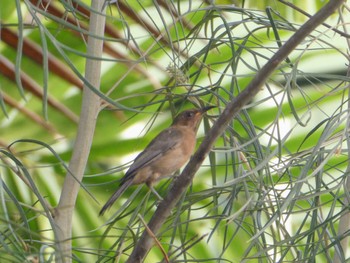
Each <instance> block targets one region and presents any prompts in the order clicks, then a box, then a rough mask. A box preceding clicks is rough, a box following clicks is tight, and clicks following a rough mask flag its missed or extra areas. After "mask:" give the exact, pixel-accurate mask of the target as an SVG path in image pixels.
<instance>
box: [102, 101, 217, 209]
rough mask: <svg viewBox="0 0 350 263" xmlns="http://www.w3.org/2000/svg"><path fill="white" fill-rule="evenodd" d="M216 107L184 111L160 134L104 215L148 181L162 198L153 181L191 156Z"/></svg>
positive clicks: (162, 176)
mask: <svg viewBox="0 0 350 263" xmlns="http://www.w3.org/2000/svg"><path fill="white" fill-rule="evenodd" d="M212 108H214V107H213V106H209V107H205V108H202V109H192V110H186V111H183V112H181V113H180V114H179V115H178V116H176V118H175V119H174V121H173V123H172V125H171V126H170V127H169V128H167V129H165V130H164V131H162V132H161V133H159V134H158V135H157V136H156V137H155V138H154V139H153V140H152V141H151V142H150V143H149V144H148V146H147V147H146V149H145V150H144V151H143V152H141V153H140V154H139V155H138V156H137V157H136V159H135V160H134V162H133V164H132V165H131V166H130V168H129V170H128V171H127V172H126V174H125V175H124V177H123V178H122V179H121V180H120V186H119V188H118V190H117V191H116V192H115V193H114V194H113V195H112V196H111V198H110V199H109V200H108V201H107V203H106V204H105V205H104V206H103V207H102V209H101V211H100V215H102V214H103V213H104V212H105V211H106V210H107V209H108V208H109V207H111V206H112V204H113V203H114V202H115V201H116V200H117V199H118V198H119V196H121V195H122V194H123V193H124V191H125V190H126V189H127V188H128V187H129V186H130V185H137V184H142V183H145V184H146V185H147V186H148V187H149V188H150V189H151V190H152V192H153V193H154V194H155V195H156V196H157V197H158V198H159V199H161V197H160V196H159V194H158V193H157V192H156V191H155V190H154V188H153V184H154V183H155V182H157V181H158V180H160V179H163V178H165V177H169V176H171V175H172V174H173V173H174V172H176V171H177V170H178V169H180V168H181V167H182V166H183V165H184V164H185V163H186V162H187V161H188V160H189V159H190V157H191V155H192V153H193V151H194V148H195V145H196V133H197V130H198V126H199V123H200V121H201V119H202V116H203V114H204V113H205V112H206V111H208V110H209V109H212Z"/></svg>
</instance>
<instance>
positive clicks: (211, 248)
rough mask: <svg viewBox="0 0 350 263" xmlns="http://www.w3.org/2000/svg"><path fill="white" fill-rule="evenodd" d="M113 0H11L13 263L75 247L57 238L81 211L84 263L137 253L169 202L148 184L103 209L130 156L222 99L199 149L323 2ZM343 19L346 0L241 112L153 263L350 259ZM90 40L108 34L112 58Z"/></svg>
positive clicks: (6, 159)
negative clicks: (162, 204)
mask: <svg viewBox="0 0 350 263" xmlns="http://www.w3.org/2000/svg"><path fill="white" fill-rule="evenodd" d="M93 2H94V1H93ZM97 2H98V1H97ZM101 2H102V1H101ZM330 2H337V1H330ZM338 2H342V1H338ZM102 4H103V5H104V4H105V7H106V8H105V9H104V8H103V7H102V6H99V5H97V6H98V7H99V8H92V7H91V3H90V2H89V1H44V0H23V1H20V0H16V1H1V3H0V18H1V28H0V33H1V39H0V40H1V41H0V50H1V53H0V89H1V90H0V106H1V114H0V125H1V129H0V145H1V149H0V163H1V166H0V178H1V180H0V183H1V185H0V186H1V187H0V201H1V202H0V219H1V221H0V222H1V223H0V260H1V261H2V262H6V261H8V262H24V261H27V262H38V261H42V262H46V261H54V260H55V257H56V259H57V258H58V259H59V258H60V257H61V256H62V255H59V254H57V253H56V254H55V249H56V248H57V247H59V246H60V245H62V246H65V245H66V244H60V242H58V241H60V239H59V238H57V237H58V236H60V233H57V232H60V229H61V228H60V226H62V224H63V225H66V226H67V224H65V223H62V222H61V223H57V222H58V221H59V219H58V218H60V217H61V218H62V217H65V216H62V215H66V214H65V213H66V212H67V211H71V210H72V211H74V218H73V223H72V228H71V229H72V230H73V232H72V236H71V238H70V239H69V240H68V242H66V243H69V244H72V249H73V253H72V258H71V259H72V260H73V261H74V262H125V260H126V259H127V258H128V255H130V254H131V252H132V250H133V248H134V246H135V244H136V243H137V241H138V240H139V238H140V236H141V234H142V232H143V231H144V229H145V224H146V223H147V222H148V221H149V220H150V218H151V217H152V215H153V214H154V212H155V210H156V209H157V205H158V204H157V200H156V198H155V196H154V195H152V194H150V193H149V191H148V189H147V188H146V187H142V186H140V187H134V188H131V189H129V190H128V191H127V192H126V193H125V194H124V196H123V197H122V198H121V199H120V200H118V202H117V203H116V204H115V205H114V206H113V208H112V209H110V211H109V212H108V213H106V215H105V216H103V217H99V216H98V212H99V209H100V208H101V206H102V205H103V203H104V202H105V201H106V200H107V199H108V198H109V196H110V195H111V194H112V193H113V191H114V190H115V189H116V188H117V187H118V181H117V180H118V178H120V177H121V176H122V175H123V170H124V169H126V168H127V166H128V165H129V164H130V161H132V159H133V158H134V157H135V155H136V154H137V153H138V152H139V151H141V150H142V149H143V148H144V147H145V146H146V145H147V143H148V142H149V141H150V140H151V139H152V138H153V137H154V136H155V135H156V134H157V133H158V132H159V131H160V130H162V129H164V128H165V127H167V126H168V125H170V123H171V118H172V117H173V116H174V115H176V114H177V113H178V112H179V111H182V110H184V109H187V108H193V107H200V106H204V105H216V106H217V108H216V109H213V110H211V111H209V114H208V116H207V117H206V118H205V119H204V120H203V123H202V126H201V128H200V132H199V135H198V138H199V139H198V144H200V142H201V141H202V139H203V137H204V135H205V134H206V133H207V131H208V130H209V129H210V127H211V126H212V125H213V123H214V122H215V121H216V119H217V118H218V116H220V114H221V113H222V111H223V110H224V108H225V106H226V105H227V104H228V103H229V102H230V101H231V100H232V98H235V97H236V96H237V95H238V94H240V93H241V92H242V91H243V90H244V89H245V87H246V86H247V85H248V83H249V82H250V81H251V80H252V79H253V77H254V76H255V75H256V73H257V72H259V70H260V69H261V67H262V66H263V65H264V64H265V63H266V62H267V61H268V60H269V59H270V58H271V57H272V56H273V55H274V54H275V53H276V52H277V50H278V49H279V48H280V47H281V46H282V45H283V44H284V43H285V41H286V40H288V39H289V38H290V37H291V36H292V35H293V34H294V33H295V32H296V31H297V30H298V29H299V28H300V26H301V25H302V24H303V23H305V22H306V21H307V20H308V17H309V16H311V15H313V14H314V13H316V12H317V11H318V10H319V9H320V8H321V7H322V6H324V5H325V3H324V1H317V0H315V1H297V0H295V1H289V2H286V1H277V0H276V1H197V0H193V1H160V0H159V1H117V2H116V3H110V4H109V3H108V1H106V3H102ZM102 4H101V5H102ZM104 13H105V15H104ZM93 16H96V17H101V16H103V17H104V18H105V19H106V25H105V31H104V32H103V30H100V31H98V30H97V31H95V32H94V31H93V28H91V26H90V28H89V23H91V21H95V20H93V19H92V18H91V17H93ZM347 21H349V12H348V6H347V5H346V3H345V4H344V5H343V6H342V7H341V8H340V9H339V10H338V12H336V13H334V15H332V16H331V17H330V18H328V20H327V21H326V22H325V23H323V24H322V25H321V26H319V27H317V29H316V30H314V31H313V33H312V34H311V35H309V36H308V37H307V38H306V39H305V40H304V41H303V42H302V43H301V44H300V45H299V46H298V48H297V49H295V50H294V51H293V52H292V53H291V54H290V55H289V56H288V58H287V59H286V60H285V61H283V62H282V63H281V64H280V65H279V67H278V69H277V70H276V71H274V73H273V74H272V75H271V76H269V78H268V81H267V82H266V85H265V86H264V87H263V88H262V89H261V91H260V92H259V93H258V95H257V96H256V97H255V98H254V99H253V100H251V101H250V103H248V104H247V105H245V106H244V108H243V109H242V110H241V111H240V113H239V114H238V115H237V116H236V117H235V119H234V120H232V122H231V123H230V125H229V126H228V127H227V129H226V130H225V132H224V134H223V135H222V136H221V137H220V138H219V139H218V140H217V141H216V143H215V146H214V147H213V149H212V151H211V152H210V154H209V156H208V158H207V159H206V160H205V162H204V163H203V164H202V166H201V169H200V170H199V171H198V172H197V174H196V177H195V178H194V180H193V184H192V185H191V187H189V189H188V191H187V192H186V194H184V195H183V196H182V198H181V200H180V201H179V202H178V204H177V206H176V208H175V209H173V211H172V214H171V216H170V217H169V218H168V219H167V220H166V222H165V224H164V225H163V227H162V228H161V231H160V233H159V234H158V235H157V240H158V242H159V243H158V244H157V245H156V246H155V247H154V248H153V249H152V250H151V251H150V253H149V254H148V255H147V258H146V259H145V262H167V261H171V262H347V261H349V258H350V255H349V251H348V242H349V241H348V237H349V226H350V217H349V201H350V196H349V191H348V190H349V188H350V181H349V179H348V175H349V167H348V158H349V157H348V156H349V143H350V138H349V135H348V127H349V100H348V99H349V92H348V82H349V76H348V64H349V61H348V47H349V46H348V45H349V43H348V38H349V35H348V34H347V28H348V25H347ZM100 22H101V21H100ZM101 23H102V26H103V25H104V23H103V21H102V22H101ZM100 26H101V24H100ZM92 32H94V33H92ZM99 35H101V36H102V37H100V36H99ZM88 36H90V39H96V40H97V41H102V40H103V47H102V51H103V53H102V56H101V57H99V55H98V54H99V52H98V48H95V49H94V48H92V49H91V48H90V47H91V46H89V45H90V43H88ZM95 51H96V52H95ZM86 61H87V63H86ZM93 63H97V64H93ZM99 63H101V66H102V68H101V76H100V77H98V79H97V78H96V77H95V75H92V74H93V73H94V74H95V73H97V74H99V72H100V70H99V68H98V67H99V65H98V64H99ZM94 81H95V82H94ZM99 81H100V82H101V83H100V85H99V83H98V82H99ZM84 87H85V88H84ZM83 89H84V92H85V94H84V96H85V98H84V100H85V99H86V92H87V91H88V92H90V91H92V92H90V94H97V95H98V96H99V98H101V100H96V99H97V98H98V97H93V98H92V99H93V100H94V99H95V101H94V102H93V103H94V105H92V104H91V105H89V104H88V105H85V107H83V106H82V100H83V98H82V97H83V96H82V94H83ZM85 101H86V100H85ZM96 103H97V104H96ZM90 106H91V107H90ZM95 107H97V110H94V109H95ZM82 108H83V110H82ZM89 110H91V111H92V112H93V114H94V113H95V114H96V117H97V115H98V118H97V119H96V125H95V124H93V123H87V126H86V127H87V128H86V130H88V131H91V134H93V136H94V137H93V140H92V145H91V150H90V149H85V148H84V149H83V150H82V151H83V152H84V153H85V154H86V156H87V155H88V160H87V163H86V167H85V165H84V167H83V168H85V171H84V178H83V180H82V182H81V184H80V191H79V195H78V197H77V200H76V202H75V199H74V200H71V201H72V205H69V206H65V205H63V204H64V202H63V201H62V200H63V199H64V197H62V195H65V197H68V194H67V192H65V191H64V190H65V189H67V187H66V185H67V180H66V181H65V179H66V178H67V177H69V178H73V180H72V182H73V183H76V182H77V181H79V173H76V172H73V171H74V168H72V165H73V164H72V163H74V164H75V163H78V161H76V162H74V161H73V159H74V158H73V159H72V156H74V154H75V153H74V152H76V151H77V150H79V149H77V144H76V143H75V142H76V141H77V138H76V136H77V134H78V135H79V134H80V133H78V123H79V120H81V119H82V115H83V114H84V113H86V112H87V114H88V111H89ZM89 125H91V126H89ZM79 127H80V130H81V129H83V128H81V127H82V124H81V123H79ZM90 128H91V129H90ZM94 129H95V130H94ZM86 145H87V146H90V145H89V142H88V141H86ZM82 159H83V158H82ZM82 159H79V162H80V161H81V160H82ZM82 161H83V160H82ZM81 175H83V174H81ZM73 183H71V184H73ZM68 184H69V183H68ZM171 185H172V180H164V181H161V182H160V183H159V184H158V186H157V191H158V192H159V193H160V194H161V195H162V196H165V195H166V193H167V191H168V189H169V187H171ZM66 191H67V190H66ZM64 193H65V194H64ZM68 199H70V198H68ZM68 201H69V200H68ZM60 224H61V225H60ZM68 228H69V229H68V230H70V227H68ZM63 253H65V252H63ZM69 255H70V253H69ZM63 256H64V255H63ZM62 260H63V259H62ZM65 260H66V261H69V259H67V258H66V259H65Z"/></svg>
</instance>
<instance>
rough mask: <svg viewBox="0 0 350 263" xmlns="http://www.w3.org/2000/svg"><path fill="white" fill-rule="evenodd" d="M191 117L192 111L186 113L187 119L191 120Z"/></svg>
mask: <svg viewBox="0 0 350 263" xmlns="http://www.w3.org/2000/svg"><path fill="white" fill-rule="evenodd" d="M193 115H194V112H192V111H189V112H187V116H186V117H187V118H192V117H193Z"/></svg>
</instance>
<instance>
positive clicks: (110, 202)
mask: <svg viewBox="0 0 350 263" xmlns="http://www.w3.org/2000/svg"><path fill="white" fill-rule="evenodd" d="M130 185H132V180H127V181H125V182H124V183H123V184H122V185H120V186H119V188H118V190H117V191H115V192H114V194H113V195H112V196H111V197H110V198H109V200H108V201H107V202H106V204H105V205H104V206H103V207H102V209H101V211H100V214H99V215H100V216H101V215H103V213H104V212H106V210H107V209H108V208H110V207H111V206H112V205H113V203H114V202H115V201H116V200H117V199H118V198H119V196H121V195H122V194H123V193H124V192H125V190H126V189H127V188H128V187H129V186H130Z"/></svg>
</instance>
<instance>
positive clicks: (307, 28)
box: [127, 0, 344, 263]
mask: <svg viewBox="0 0 350 263" xmlns="http://www.w3.org/2000/svg"><path fill="white" fill-rule="evenodd" d="M343 2H344V0H333V1H329V2H328V4H326V5H325V6H324V7H323V8H322V9H321V10H320V11H319V12H317V13H316V14H315V15H314V16H313V17H311V18H310V20H309V21H307V22H306V23H305V24H304V25H303V26H301V27H300V29H299V30H298V31H296V32H295V34H294V35H293V36H292V37H291V38H290V39H289V40H288V41H287V42H286V43H285V44H284V45H283V46H282V47H281V48H280V49H279V50H278V51H277V52H276V53H275V54H274V55H273V57H272V58H271V59H270V60H269V61H268V62H267V63H266V64H265V66H264V67H262V68H261V70H260V71H259V72H258V73H257V74H256V75H255V78H254V79H253V80H252V81H251V82H250V83H249V84H248V86H247V87H246V89H245V90H244V91H242V92H241V93H240V94H239V95H238V96H237V97H236V98H235V99H233V100H232V101H231V102H230V103H228V104H227V107H226V108H225V110H224V111H223V112H222V114H221V115H220V117H219V118H218V120H217V121H216V122H215V123H214V125H213V127H212V129H211V130H209V132H208V134H207V136H206V137H205V138H204V140H203V142H202V144H201V145H200V147H199V149H198V150H197V152H196V153H195V154H194V155H193V157H192V159H191V161H190V162H189V163H188V165H187V166H186V167H185V169H184V171H183V172H182V173H181V175H180V176H179V177H178V179H177V180H176V181H175V182H174V185H173V187H172V188H171V189H170V190H169V193H168V194H167V195H166V197H165V199H164V200H163V201H162V202H161V203H160V204H159V206H158V208H157V210H156V211H155V213H154V215H153V217H152V219H151V220H150V222H149V225H148V227H149V229H150V230H151V231H152V232H153V233H155V234H157V233H158V231H159V230H160V228H161V226H162V225H163V224H164V222H165V220H166V219H167V218H168V216H169V215H170V213H171V210H172V209H173V208H174V207H175V205H176V204H177V202H178V200H179V199H180V197H181V195H182V194H183V193H184V192H185V191H186V189H187V188H188V186H189V185H190V183H191V181H192V179H193V177H194V175H195V173H196V172H197V170H198V169H199V168H200V166H201V164H202V162H203V161H204V159H205V157H206V156H207V154H208V153H209V151H210V150H211V148H212V146H213V144H214V142H215V141H216V139H217V138H218V137H219V136H220V135H221V134H222V133H223V132H224V131H225V129H226V127H227V125H228V123H229V122H230V121H231V120H232V118H234V117H235V115H236V114H238V112H239V111H240V110H241V109H242V108H243V106H244V105H246V104H247V103H248V102H249V101H250V100H251V99H252V98H253V97H254V96H255V95H256V94H257V93H258V92H259V91H260V89H261V87H262V86H263V85H264V83H265V81H266V80H267V78H268V77H269V76H270V75H271V74H272V72H273V71H274V70H275V69H276V68H277V66H278V65H279V64H280V63H281V61H283V60H284V59H286V58H287V56H288V55H289V54H290V53H291V52H292V51H293V50H294V49H295V48H296V47H297V46H298V45H299V44H300V43H301V42H302V41H303V40H304V39H305V38H306V37H307V36H308V35H309V34H310V33H311V32H312V31H313V30H314V29H315V28H316V27H317V26H318V25H320V24H322V23H323V21H324V20H325V19H326V18H327V17H329V16H330V15H331V14H332V13H333V12H334V11H335V10H336V9H337V8H339V7H340V6H341V5H342V3H343ZM152 246H153V238H152V237H151V236H150V235H149V234H148V231H146V230H145V231H144V232H143V234H142V236H141V238H140V239H139V241H138V243H137V244H136V246H135V248H134V250H133V252H132V254H131V255H130V257H129V259H128V260H127V262H128V263H131V262H132V263H136V262H143V259H144V258H145V257H146V255H147V253H148V251H149V250H150V249H151V247H152Z"/></svg>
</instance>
